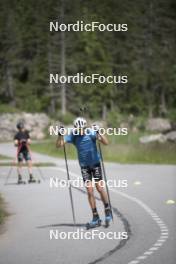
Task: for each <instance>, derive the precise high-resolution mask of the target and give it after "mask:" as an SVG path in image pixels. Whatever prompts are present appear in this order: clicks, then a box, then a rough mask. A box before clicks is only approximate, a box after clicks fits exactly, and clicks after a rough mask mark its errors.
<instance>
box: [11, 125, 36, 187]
mask: <svg viewBox="0 0 176 264" xmlns="http://www.w3.org/2000/svg"><path fill="white" fill-rule="evenodd" d="M17 129H18V132H17V133H16V134H15V136H14V145H15V147H17V160H18V166H17V173H18V184H21V183H24V181H23V179H22V167H23V160H25V161H26V163H27V166H28V172H29V180H28V182H29V183H35V182H36V180H35V178H34V177H33V174H32V160H31V154H30V150H29V144H30V143H31V139H30V135H29V133H28V131H26V130H25V127H24V123H23V122H18V123H17Z"/></svg>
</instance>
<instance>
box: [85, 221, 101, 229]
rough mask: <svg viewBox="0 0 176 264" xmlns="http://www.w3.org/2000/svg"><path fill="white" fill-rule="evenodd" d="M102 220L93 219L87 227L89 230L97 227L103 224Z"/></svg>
mask: <svg viewBox="0 0 176 264" xmlns="http://www.w3.org/2000/svg"><path fill="white" fill-rule="evenodd" d="M101 222H102V221H101V219H97V220H92V221H91V222H89V223H87V224H86V229H87V230H89V229H92V228H95V227H99V226H101Z"/></svg>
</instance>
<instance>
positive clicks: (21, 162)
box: [17, 152, 23, 182]
mask: <svg viewBox="0 0 176 264" xmlns="http://www.w3.org/2000/svg"><path fill="white" fill-rule="evenodd" d="M22 167H23V153H22V152H20V153H18V166H17V173H18V182H20V181H22Z"/></svg>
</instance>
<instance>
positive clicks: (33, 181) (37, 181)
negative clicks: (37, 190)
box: [28, 178, 40, 183]
mask: <svg viewBox="0 0 176 264" xmlns="http://www.w3.org/2000/svg"><path fill="white" fill-rule="evenodd" d="M28 183H40V180H36V179H34V178H33V179H29V180H28Z"/></svg>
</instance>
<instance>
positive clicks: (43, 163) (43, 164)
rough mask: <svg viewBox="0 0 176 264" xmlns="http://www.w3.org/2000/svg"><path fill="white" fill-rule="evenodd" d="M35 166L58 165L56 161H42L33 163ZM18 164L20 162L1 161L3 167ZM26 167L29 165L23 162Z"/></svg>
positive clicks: (0, 164) (0, 165)
mask: <svg viewBox="0 0 176 264" xmlns="http://www.w3.org/2000/svg"><path fill="white" fill-rule="evenodd" d="M32 164H33V166H34V167H52V166H56V165H55V164H54V163H52V162H42V163H32ZM12 165H13V166H17V165H18V163H13V164H12V162H5V161H4V162H0V167H3V166H12ZM23 166H24V167H26V166H27V164H26V163H24V164H23Z"/></svg>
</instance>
